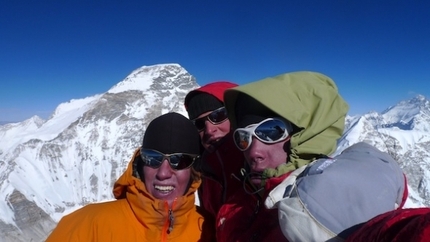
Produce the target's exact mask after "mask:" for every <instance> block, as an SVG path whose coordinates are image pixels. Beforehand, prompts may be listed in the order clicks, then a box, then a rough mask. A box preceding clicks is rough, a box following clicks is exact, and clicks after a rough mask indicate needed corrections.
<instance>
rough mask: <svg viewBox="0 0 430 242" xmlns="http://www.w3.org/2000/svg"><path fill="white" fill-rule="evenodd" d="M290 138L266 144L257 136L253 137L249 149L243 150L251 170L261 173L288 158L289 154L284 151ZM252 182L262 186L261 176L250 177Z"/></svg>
mask: <svg viewBox="0 0 430 242" xmlns="http://www.w3.org/2000/svg"><path fill="white" fill-rule="evenodd" d="M288 140H289V139H286V140H283V141H280V142H278V143H274V144H265V143H263V142H261V141H260V140H258V139H257V138H255V137H252V143H251V145H250V146H249V148H248V149H247V150H245V151H244V152H243V154H244V156H245V159H246V161H247V162H248V164H249V167H250V172H253V173H259V174H261V173H262V172H263V171H264V170H265V169H267V168H272V169H274V168H276V167H278V166H279V165H281V164H283V163H285V162H286V160H287V156H288V154H287V153H286V152H285V151H284V144H285V143H286V142H288ZM250 180H251V182H252V183H253V184H254V185H255V186H257V187H260V186H261V177H260V176H255V177H252V176H251V177H250Z"/></svg>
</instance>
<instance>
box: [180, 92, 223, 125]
mask: <svg viewBox="0 0 430 242" xmlns="http://www.w3.org/2000/svg"><path fill="white" fill-rule="evenodd" d="M223 106H224V104H223V103H222V102H221V101H220V100H218V98H216V97H215V96H213V95H211V94H209V93H205V92H199V93H197V94H195V95H194V96H192V97H191V98H190V100H189V101H188V105H187V112H188V117H189V118H190V119H196V118H197V117H198V116H200V115H201V114H202V113H206V112H209V111H213V110H215V109H218V108H220V107H223Z"/></svg>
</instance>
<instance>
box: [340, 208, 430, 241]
mask: <svg viewBox="0 0 430 242" xmlns="http://www.w3.org/2000/svg"><path fill="white" fill-rule="evenodd" d="M346 241H347V242H361V241H362V242H372V241H375V242H376V241H377V242H403V241H414V242H420V241H422V242H424V241H430V208H427V207H424V208H407V209H397V210H394V211H390V212H386V213H383V214H381V215H378V216H376V217H374V218H373V219H371V220H369V221H368V222H367V223H365V224H364V225H363V226H362V227H361V228H360V229H359V230H357V231H355V233H354V234H352V235H351V236H349V237H348V239H347V240H346Z"/></svg>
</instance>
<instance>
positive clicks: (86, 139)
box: [0, 64, 430, 241]
mask: <svg viewBox="0 0 430 242" xmlns="http://www.w3.org/2000/svg"><path fill="white" fill-rule="evenodd" d="M197 87H198V84H197V83H196V80H195V78H194V77H193V76H191V75H190V74H189V73H188V72H187V71H186V70H185V69H184V68H182V67H181V66H180V65H177V64H164V65H154V66H143V67H141V68H138V69H136V70H135V71H133V72H132V73H131V74H130V75H129V76H127V77H126V78H125V79H124V80H122V81H121V82H119V83H118V84H117V85H115V86H113V87H112V88H111V89H109V90H108V91H107V92H105V93H102V94H98V95H94V96H92V97H87V98H83V99H77V100H71V101H69V102H67V103H62V104H60V105H59V106H58V107H57V109H56V110H55V111H54V113H53V114H52V115H51V117H50V118H48V119H47V120H42V119H40V118H39V117H37V116H35V117H32V118H30V119H28V120H26V121H23V122H20V123H10V124H5V125H0V198H1V199H0V234H1V235H2V236H1V237H0V241H43V240H44V239H45V238H46V236H47V234H48V233H49V232H50V231H51V230H52V229H53V228H54V227H55V225H56V223H57V222H58V221H59V219H60V218H61V217H62V216H63V215H65V214H67V213H69V212H71V211H74V210H76V209H77V208H80V207H82V206H83V205H85V204H88V203H92V202H102V201H108V200H111V199H113V197H112V186H113V183H114V182H115V180H116V179H117V178H118V177H119V176H120V174H121V173H122V172H123V171H124V170H125V169H126V165H127V164H128V162H129V159H130V158H131V155H132V153H133V151H134V149H135V148H137V147H138V146H140V144H141V141H142V138H143V134H144V131H145V129H146V126H147V124H148V123H149V122H150V121H151V120H152V119H154V118H155V117H157V116H159V115H161V114H163V113H166V112H169V111H175V112H179V113H182V114H184V115H186V112H185V110H184V107H183V100H184V98H185V95H186V94H187V93H188V92H189V91H190V90H192V89H195V88H197ZM429 130H430V101H429V100H428V99H426V98H425V97H424V96H416V97H415V98H412V99H411V100H406V101H402V102H400V103H398V104H397V105H395V106H393V107H390V108H388V109H387V110H385V111H384V112H382V113H376V112H371V113H368V114H365V115H363V116H355V117H349V116H348V117H347V120H346V129H345V133H344V135H343V137H342V138H341V139H340V140H339V148H338V150H337V151H336V153H340V152H342V150H344V149H345V148H347V147H349V146H350V145H352V144H354V143H357V142H359V141H365V142H368V143H370V144H372V145H375V146H376V147H378V148H379V149H381V150H383V151H386V152H388V153H390V154H391V155H392V156H393V157H394V158H395V159H396V160H397V161H398V162H399V164H400V165H401V167H402V168H403V169H404V171H405V174H406V175H407V178H408V182H409V193H410V198H411V200H412V201H413V202H414V204H412V205H411V206H421V205H426V206H430V169H429V168H430V152H429V150H430V149H429V148H430V147H429V145H430V142H429V141H430V133H429Z"/></svg>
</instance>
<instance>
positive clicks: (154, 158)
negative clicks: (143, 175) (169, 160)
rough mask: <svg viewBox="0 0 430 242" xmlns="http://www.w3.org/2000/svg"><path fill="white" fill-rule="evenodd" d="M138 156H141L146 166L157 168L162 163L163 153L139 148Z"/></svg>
mask: <svg viewBox="0 0 430 242" xmlns="http://www.w3.org/2000/svg"><path fill="white" fill-rule="evenodd" d="M140 157H142V160H143V162H144V163H145V165H146V166H149V167H152V168H158V167H160V166H161V164H162V163H163V159H164V156H163V154H161V153H159V152H156V151H154V150H141V151H140Z"/></svg>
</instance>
